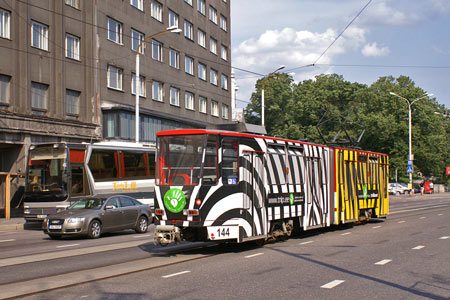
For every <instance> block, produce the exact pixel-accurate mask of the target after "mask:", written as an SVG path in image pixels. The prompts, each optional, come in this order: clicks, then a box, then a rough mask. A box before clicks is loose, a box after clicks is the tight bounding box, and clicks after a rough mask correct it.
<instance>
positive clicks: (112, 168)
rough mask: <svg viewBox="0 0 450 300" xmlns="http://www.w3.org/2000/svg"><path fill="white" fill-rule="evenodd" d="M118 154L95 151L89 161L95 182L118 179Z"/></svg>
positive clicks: (112, 151)
mask: <svg viewBox="0 0 450 300" xmlns="http://www.w3.org/2000/svg"><path fill="white" fill-rule="evenodd" d="M116 157H117V152H116V151H114V150H100V149H94V150H93V151H92V154H91V158H90V159H89V164H88V165H89V168H90V169H91V172H92V175H93V176H94V179H95V180H99V179H100V180H102V179H114V178H118V177H119V176H118V169H119V168H118V162H117V159H116Z"/></svg>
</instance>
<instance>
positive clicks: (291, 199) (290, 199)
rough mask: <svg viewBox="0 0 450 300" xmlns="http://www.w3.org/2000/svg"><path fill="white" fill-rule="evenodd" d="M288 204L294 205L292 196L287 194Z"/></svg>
mask: <svg viewBox="0 0 450 300" xmlns="http://www.w3.org/2000/svg"><path fill="white" fill-rule="evenodd" d="M289 204H290V205H294V194H292V193H290V194H289Z"/></svg>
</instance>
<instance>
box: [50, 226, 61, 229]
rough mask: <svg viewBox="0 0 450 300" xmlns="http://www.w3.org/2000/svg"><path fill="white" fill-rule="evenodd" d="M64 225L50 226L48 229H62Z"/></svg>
mask: <svg viewBox="0 0 450 300" xmlns="http://www.w3.org/2000/svg"><path fill="white" fill-rule="evenodd" d="M61 228H62V225H48V229H61Z"/></svg>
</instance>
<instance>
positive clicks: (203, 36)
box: [198, 29, 206, 48]
mask: <svg viewBox="0 0 450 300" xmlns="http://www.w3.org/2000/svg"><path fill="white" fill-rule="evenodd" d="M198 44H199V45H200V46H202V47H203V48H206V33H205V32H204V31H203V30H200V29H199V30H198Z"/></svg>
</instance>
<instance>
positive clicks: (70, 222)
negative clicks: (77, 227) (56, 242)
mask: <svg viewBox="0 0 450 300" xmlns="http://www.w3.org/2000/svg"><path fill="white" fill-rule="evenodd" d="M82 222H84V218H80V217H74V218H69V219H68V220H67V223H69V224H73V223H82Z"/></svg>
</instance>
